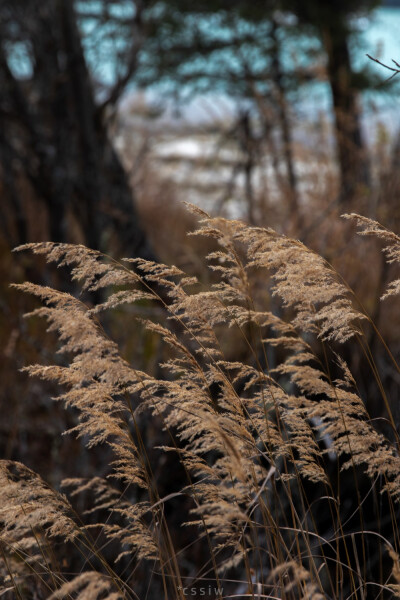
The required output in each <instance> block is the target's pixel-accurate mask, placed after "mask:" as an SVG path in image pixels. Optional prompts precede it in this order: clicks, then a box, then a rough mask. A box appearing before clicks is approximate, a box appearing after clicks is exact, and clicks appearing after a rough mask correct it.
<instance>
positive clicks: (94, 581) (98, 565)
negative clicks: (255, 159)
mask: <svg viewBox="0 0 400 600" xmlns="http://www.w3.org/2000/svg"><path fill="white" fill-rule="evenodd" d="M193 210H194V212H195V214H196V215H197V217H198V218H199V219H200V221H201V226H200V228H199V229H198V231H197V232H196V234H197V235H200V236H203V237H205V238H210V239H211V240H212V242H213V243H214V244H216V246H217V247H218V249H217V250H215V251H213V252H211V253H210V254H209V256H208V260H209V267H210V269H211V270H212V271H213V272H214V275H213V279H212V280H215V274H216V275H217V276H218V278H217V280H216V283H214V284H212V285H210V286H208V287H207V288H206V289H202V287H201V285H200V284H199V282H198V281H197V279H196V278H195V277H192V276H191V277H188V276H186V275H185V273H184V272H183V271H182V270H180V269H179V268H177V267H174V266H172V267H170V266H166V265H160V264H155V263H150V262H147V261H143V260H139V259H137V260H125V261H121V262H117V261H115V260H113V259H111V258H110V257H106V256H104V255H102V254H100V253H99V252H96V251H93V250H89V249H87V248H85V247H83V246H74V245H66V244H53V243H38V244H27V245H26V246H24V247H22V248H20V250H29V251H31V252H33V253H35V254H39V255H44V256H45V257H46V259H47V261H49V262H55V263H57V264H58V265H64V266H65V265H67V266H68V267H69V268H70V269H71V271H72V279H73V280H75V281H79V282H80V284H81V287H82V291H83V294H90V293H92V292H96V294H97V297H98V296H99V293H101V295H102V297H103V301H102V302H101V303H100V304H97V305H95V306H89V305H88V304H85V303H84V302H83V300H82V298H83V297H84V296H81V297H79V298H76V297H73V296H71V295H70V294H67V293H65V292H59V291H57V290H55V289H52V288H50V287H44V286H39V285H34V284H32V283H24V284H21V285H18V286H17V287H18V288H19V289H21V290H22V291H24V292H27V293H28V294H33V295H34V296H36V297H37V298H39V299H40V300H41V301H42V304H43V306H42V307H41V308H38V309H36V310H35V311H34V312H33V313H32V314H33V315H37V316H40V317H44V318H45V319H47V321H48V323H49V329H50V330H51V331H55V332H57V334H58V337H59V340H60V343H61V346H60V349H59V352H60V353H62V355H63V356H65V357H66V359H68V360H66V361H65V363H64V364H62V363H61V362H60V360H57V361H56V364H54V365H46V366H42V365H34V366H31V367H28V368H27V371H28V372H29V373H30V374H31V375H34V376H39V377H41V378H42V379H44V380H46V381H49V382H51V383H52V384H58V385H61V386H62V389H63V392H62V393H61V395H60V396H59V397H58V400H59V401H60V402H62V403H64V405H65V406H66V407H68V408H69V409H72V410H73V411H74V412H75V413H76V424H75V426H73V427H72V429H71V433H73V434H74V435H76V436H78V437H80V438H82V439H83V440H84V442H85V444H86V446H87V447H88V448H91V447H93V446H95V445H100V446H102V447H104V448H105V451H106V452H108V453H109V458H110V460H109V468H108V471H107V473H105V474H104V475H105V476H104V477H103V474H102V473H100V474H99V473H93V478H92V479H85V480H82V479H78V478H75V479H71V478H70V479H68V480H66V481H64V482H63V488H62V489H63V491H64V493H61V492H60V491H56V490H54V489H52V488H51V487H50V486H49V485H48V484H47V483H46V482H45V481H44V480H43V479H42V478H41V477H39V476H38V475H37V474H35V473H34V472H33V471H31V470H30V469H28V468H27V467H25V466H23V465H22V464H20V463H15V462H12V461H8V460H7V461H2V462H1V485H0V496H1V502H0V521H1V523H2V529H1V536H0V544H1V563H0V569H1V573H2V578H3V583H2V593H3V594H4V593H5V594H6V597H7V594H8V595H9V597H16V598H81V599H82V600H92V599H93V600H94V599H105V598H107V599H114V598H127V599H128V598H141V599H142V598H143V600H144V599H145V598H161V597H165V598H171V599H175V598H176V599H178V598H179V599H182V600H183V599H184V598H185V597H186V596H188V595H190V596H192V597H200V596H209V597H210V596H211V597H218V598H228V597H232V598H233V597H240V598H245V597H250V598H267V597H268V598H282V599H285V600H292V599H300V598H304V599H313V600H317V599H318V600H319V599H322V598H349V599H350V598H360V599H365V598H391V597H394V596H396V595H397V596H399V592H398V590H399V559H398V552H399V542H400V538H399V534H398V529H397V522H398V517H399V505H398V502H399V499H400V457H399V437H398V432H397V430H398V423H397V422H396V418H395V416H394V415H393V411H392V408H391V407H392V403H391V399H390V398H389V397H388V395H387V392H386V390H385V388H384V386H383V384H382V379H381V376H380V372H379V365H378V364H376V363H375V362H374V356H373V354H372V351H371V349H370V347H369V339H368V336H367V335H366V333H365V332H366V331H367V330H368V328H372V330H374V331H375V333H376V336H377V338H378V340H379V341H380V343H381V344H382V345H383V348H384V350H385V352H387V354H388V356H389V359H390V361H392V364H393V368H395V369H396V372H397V373H398V371H399V367H398V365H397V363H396V360H395V358H394V356H393V355H392V354H391V353H390V349H389V348H388V347H387V345H386V344H385V341H384V340H383V338H382V337H381V335H380V333H379V331H377V330H376V327H375V324H374V323H373V322H372V320H371V318H370V316H369V315H368V314H367V313H366V311H365V309H364V307H363V305H362V304H361V302H360V301H359V299H358V298H357V297H356V296H355V294H354V293H353V291H352V289H351V288H350V287H349V286H348V284H347V283H346V281H344V280H343V278H342V277H341V276H340V275H339V274H338V273H337V272H336V271H335V270H334V268H333V267H332V266H331V265H330V264H329V263H328V262H327V261H326V260H325V259H323V258H322V257H321V256H319V255H318V254H316V253H315V252H313V251H311V250H310V249H309V248H307V247H306V246H305V245H304V244H302V243H301V242H299V241H298V240H293V239H290V238H288V237H285V236H283V235H280V234H277V233H276V232H275V231H273V230H271V229H262V228H255V227H249V226H246V225H245V224H243V223H241V222H239V221H228V220H225V219H222V218H211V217H209V216H208V215H207V214H206V213H204V212H203V211H201V210H199V209H197V208H196V209H193ZM349 218H352V219H353V220H354V221H355V223H356V224H357V225H358V226H359V227H360V229H361V233H362V234H363V235H373V236H376V237H379V238H381V239H382V240H383V242H384V245H385V253H386V257H387V259H388V260H389V261H390V262H399V260H400V238H399V237H398V236H396V235H395V234H393V233H391V232H389V231H387V230H386V229H384V228H383V227H382V226H380V225H379V224H378V223H376V222H374V221H371V220H368V219H366V218H363V217H358V216H351V217H349ZM399 285H400V284H399V281H394V282H393V283H391V284H390V285H389V287H388V288H387V290H386V292H385V293H384V296H383V297H384V298H386V297H388V296H395V295H398V293H399ZM132 303H134V304H136V305H137V306H138V307H139V308H143V309H146V308H147V307H148V306H149V305H151V304H155V305H157V306H159V307H160V308H161V309H162V310H160V311H158V312H154V313H151V314H154V315H158V318H157V320H143V319H142V322H143V323H144V325H145V327H146V328H147V330H148V331H150V332H151V333H152V334H153V335H157V336H159V337H160V339H162V340H163V344H164V345H165V346H168V347H169V349H170V350H169V351H168V353H164V356H165V360H164V359H163V364H161V365H160V369H162V376H160V377H155V376H153V375H150V374H148V373H146V372H144V371H142V370H139V369H137V368H135V366H132V364H130V363H129V362H128V361H127V360H125V359H124V358H123V357H121V355H120V353H119V349H118V347H117V344H116V343H115V342H114V341H112V340H111V339H110V337H109V336H108V335H107V333H106V331H105V329H104V327H103V326H102V324H101V318H102V315H103V312H104V311H106V310H110V309H112V310H115V309H116V308H118V307H120V306H123V305H126V304H132ZM147 312H149V311H147ZM137 314H140V310H138V311H137ZM131 316H132V315H131V314H130V316H129V318H131ZM227 330H232V331H234V332H235V335H234V336H233V337H229V335H228V334H227V333H226V332H227ZM235 339H240V344H242V345H244V346H246V347H247V348H248V354H247V356H248V357H249V358H248V359H247V360H246V361H245V362H243V361H238V360H235V359H234V358H232V357H233V356H234V352H232V348H227V345H229V344H228V342H227V340H235ZM352 343H354V346H352V347H354V348H355V347H358V349H359V352H360V353H361V354H362V355H363V356H365V357H366V359H367V361H368V364H369V368H370V370H371V373H372V375H373V377H374V378H375V380H376V382H377V389H378V390H379V393H380V396H381V399H380V402H381V403H382V405H383V406H384V421H385V423H386V430H387V431H388V434H387V435H385V434H384V433H382V429H381V428H378V426H377V423H376V422H375V421H374V420H373V419H371V418H370V416H369V414H368V411H367V408H366V406H367V405H368V402H367V401H366V400H367V399H365V398H364V397H362V396H361V394H360V391H359V389H358V382H357V381H356V380H355V378H354V376H353V374H352V372H351V370H350V367H349V365H348V364H347V362H346V361H345V360H344V358H343V355H344V354H343V353H342V352H341V349H342V348H343V349H345V348H346V347H348V345H349V344H352ZM152 427H156V428H160V429H163V431H164V434H163V442H162V444H159V447H158V448H155V447H152V438H151V436H150V435H149V433H148V432H149V431H150V430H151V428H152ZM171 456H173V457H174V458H173V459H171V458H170V457H171ZM168 468H169V469H170V471H169V472H168V477H169V478H170V483H171V485H170V486H169V487H168V486H165V484H163V485H161V484H160V481H161V480H162V479H163V475H164V478H165V473H164V474H163V471H165V469H168ZM178 469H179V470H180V477H178V478H176V477H175V473H176V472H177V470H178ZM82 498H83V500H82ZM184 531H188V532H189V534H188V535H186V536H185V535H184V534H183V533H182V532H184ZM392 570H393V574H392Z"/></svg>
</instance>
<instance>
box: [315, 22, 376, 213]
mask: <svg viewBox="0 0 400 600" xmlns="http://www.w3.org/2000/svg"><path fill="white" fill-rule="evenodd" d="M322 40H323V44H324V47H325V50H326V53H327V58H328V64H327V70H328V78H329V83H330V87H331V92H332V102H333V110H334V116H335V129H336V142H337V153H338V162H339V170H340V177H341V187H340V193H339V202H340V203H347V202H350V201H351V200H352V199H353V198H354V197H355V196H356V194H357V191H358V190H359V189H360V188H362V187H363V186H364V187H365V186H369V183H370V175H369V166H368V160H367V156H366V150H365V147H364V145H363V141H362V135H361V126H360V114H359V107H358V94H357V91H356V90H355V89H354V87H353V82H352V69H351V64H350V55H349V48H348V36H347V32H346V30H345V27H344V26H340V25H336V26H325V27H324V28H323V30H322Z"/></svg>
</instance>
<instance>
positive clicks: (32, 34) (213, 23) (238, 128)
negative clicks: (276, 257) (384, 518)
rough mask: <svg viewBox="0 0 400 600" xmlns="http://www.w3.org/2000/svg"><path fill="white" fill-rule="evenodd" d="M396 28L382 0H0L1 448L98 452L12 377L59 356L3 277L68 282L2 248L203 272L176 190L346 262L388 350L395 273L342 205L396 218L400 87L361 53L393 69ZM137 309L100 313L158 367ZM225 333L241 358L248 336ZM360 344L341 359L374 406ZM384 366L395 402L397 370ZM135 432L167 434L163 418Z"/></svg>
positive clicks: (41, 393) (64, 462)
mask: <svg viewBox="0 0 400 600" xmlns="http://www.w3.org/2000/svg"><path fill="white" fill-rule="evenodd" d="M399 25H400V3H399V6H398V7H397V3H394V2H392V3H389V2H388V3H386V4H385V5H384V6H382V5H381V4H380V3H379V2H377V1H376V0H338V1H336V2H324V1H320V0H302V1H301V2H300V1H299V2H295V1H292V0H276V1H273V0H271V1H269V0H265V1H258V0H256V1H254V2H248V1H242V0H230V1H229V2H227V1H226V0H198V1H197V2H189V1H187V0H168V1H165V2H163V1H158V0H79V1H75V2H74V1H73V0H40V1H38V0H12V1H11V0H2V1H1V2H0V40H1V43H0V194H1V202H0V210H1V220H0V270H1V279H0V285H1V291H0V302H1V312H0V336H1V340H2V343H1V349H2V350H1V352H2V354H3V356H2V360H1V362H0V365H1V366H0V369H1V377H2V390H1V398H0V402H1V405H0V410H1V415H2V417H1V419H0V453H1V455H2V457H5V458H10V459H16V460H21V461H22V462H24V463H25V464H27V465H28V466H30V467H32V468H35V470H37V471H38V472H39V473H41V474H42V475H43V476H44V477H45V478H46V479H47V480H49V481H50V483H52V484H54V485H57V483H58V482H59V480H60V479H61V478H62V477H66V476H71V475H77V474H79V475H81V476H85V475H88V474H90V475H93V473H94V472H98V473H101V474H104V473H105V472H106V469H107V465H108V459H107V457H106V456H103V455H102V452H101V451H100V450H96V451H92V452H90V453H89V452H88V451H87V450H85V449H84V446H83V442H81V441H79V440H75V439H73V438H72V437H69V436H68V437H64V438H62V437H61V436H60V435H58V434H59V433H61V432H62V431H64V430H65V429H66V427H67V426H71V425H73V424H74V419H75V415H74V414H73V412H72V411H71V412H70V413H68V412H67V413H65V411H64V410H63V409H62V408H61V407H59V405H58V404H56V403H53V402H52V400H51V398H52V396H53V395H54V394H55V390H54V389H52V388H51V386H47V387H46V385H45V384H44V383H39V382H36V381H30V380H28V378H27V377H26V375H25V374H23V373H22V374H21V373H20V372H19V371H18V370H19V369H20V368H21V367H23V366H25V365H27V364H29V363H34V362H44V363H46V361H50V360H51V359H50V358H49V357H51V356H53V351H54V347H55V344H54V340H52V339H51V337H50V336H49V335H48V336H45V335H44V328H43V324H41V323H39V322H38V321H36V320H35V319H31V320H23V318H22V314H23V313H24V312H26V311H27V310H29V309H30V308H31V304H32V306H33V303H32V301H31V300H29V299H26V298H22V297H21V295H20V294H19V293H17V292H15V291H13V290H10V288H9V284H10V283H11V282H19V281H23V280H26V279H30V280H31V281H34V282H38V283H44V284H51V285H54V284H55V285H58V286H60V287H61V288H62V289H65V290H68V291H72V292H73V291H74V288H73V287H71V284H70V283H68V280H67V278H65V277H64V273H63V270H62V269H61V270H57V271H55V270H52V269H51V268H50V267H45V266H44V264H42V263H41V262H40V261H39V260H38V258H37V257H32V256H22V255H13V254H12V253H11V250H12V248H14V247H16V246H18V245H20V244H24V243H27V242H36V241H42V240H43V241H44V240H51V241H56V242H72V243H83V244H85V245H87V246H89V247H91V248H95V249H100V250H102V251H104V252H106V253H108V254H111V255H113V256H116V257H122V256H127V257H144V258H152V259H156V260H160V261H162V262H166V263H174V264H176V265H177V266H179V267H181V268H184V269H186V270H187V271H188V272H189V273H194V274H196V275H198V276H199V277H200V278H201V279H202V280H203V281H204V283H205V284H206V285H207V282H208V281H209V278H210V275H209V274H208V273H207V272H206V270H205V267H204V262H203V259H202V256H203V255H204V251H205V250H207V248H206V247H205V246H204V244H205V242H204V241H202V242H200V241H198V240H197V239H196V240H195V239H194V238H187V236H186V233H187V231H189V230H190V229H192V228H193V227H194V223H193V221H192V217H191V216H190V214H189V213H188V212H187V211H186V209H185V207H184V205H183V202H184V201H187V202H191V203H195V204H198V205H199V206H201V207H202V208H205V209H206V210H207V211H209V212H210V213H212V214H220V215H223V216H227V217H234V218H237V217H239V218H241V219H243V220H246V221H247V222H249V223H250V224H253V225H256V226H268V227H273V228H275V229H276V230H278V231H279V232H282V233H285V234H288V235H291V236H293V237H296V238H299V239H300V240H301V241H303V242H304V243H306V244H307V245H309V246H310V247H312V248H313V249H315V250H317V251H318V252H320V253H322V255H323V256H324V257H326V258H327V259H328V260H329V261H330V262H331V263H332V264H333V265H334V266H335V267H339V265H340V267H339V270H340V272H341V273H342V274H343V275H344V276H345V277H346V279H347V281H348V282H349V284H350V285H352V286H353V287H354V288H355V289H356V291H357V293H359V294H360V296H361V297H362V298H363V302H364V304H365V306H366V308H367V309H368V311H369V313H370V314H371V315H372V317H373V319H374V321H375V323H376V324H377V325H378V327H379V328H380V330H381V332H382V333H383V335H384V336H385V339H386V341H387V342H388V343H390V344H391V348H392V352H393V353H394V354H395V356H396V355H397V356H398V355H399V352H398V351H399V348H400V344H399V333H400V322H399V315H398V314H396V313H395V311H394V303H393V302H392V303H391V301H388V302H387V303H386V305H385V309H384V312H383V309H382V305H381V304H380V303H379V302H378V298H379V296H380V295H381V291H382V290H383V289H384V286H385V283H386V281H387V279H388V276H389V273H388V267H387V266H385V264H384V261H383V258H382V257H381V253H380V248H379V244H378V243H375V244H373V243H371V242H368V243H365V241H363V242H362V245H361V243H360V241H359V240H356V239H355V236H354V235H353V229H352V226H351V225H350V224H349V223H343V222H342V221H341V220H340V218H339V215H340V214H342V213H344V212H353V211H355V212H359V213H361V214H363V215H365V216H369V217H371V218H373V219H376V220H378V221H380V222H381V223H382V224H383V225H386V226H388V227H389V228H391V229H392V230H393V231H395V232H397V233H399V230H400V204H399V192H400V171H399V166H400V133H399V124H400V120H399V111H398V103H399V93H400V91H399V90H398V87H397V78H396V77H392V78H391V79H390V80H389V78H390V77H391V76H392V75H394V74H395V72H394V71H390V70H388V69H386V68H384V67H383V66H380V65H378V64H377V63H376V62H374V61H372V60H370V59H368V58H367V57H366V54H367V53H368V54H369V55H371V56H372V57H374V58H376V59H378V60H381V61H382V62H384V63H385V64H388V65H389V66H390V67H391V68H397V67H396V65H395V64H394V63H393V62H392V60H391V59H394V60H398V59H399V57H400V51H399V50H400V43H399V42H398V38H397V45H396V35H397V34H396V29H397V31H398V30H399ZM399 80H400V78H399ZM87 301H88V302H89V303H90V302H93V301H94V298H92V297H90V296H89V297H88V298H87ZM272 308H273V307H272ZM129 310H131V311H137V310H138V309H137V308H136V309H133V308H132V309H127V310H126V311H125V312H124V314H123V316H122V317H121V318H122V319H123V327H121V324H120V323H119V324H118V313H117V315H116V316H113V317H112V318H110V319H109V320H108V321H107V323H106V327H107V328H108V330H109V331H110V332H112V333H113V336H114V339H117V340H118V343H119V344H120V347H121V349H122V353H123V355H124V356H125V357H126V358H127V359H128V360H130V361H132V362H134V363H135V365H136V366H137V368H142V369H146V370H150V371H152V372H154V373H157V369H158V364H159V363H160V361H161V360H162V359H163V357H164V355H165V352H166V349H165V348H164V347H162V346H161V344H160V342H159V341H158V340H157V338H156V337H155V336H153V335H152V334H151V333H149V332H144V330H143V329H142V328H141V326H140V324H138V323H136V322H134V320H133V319H130V318H129V316H130V313H129ZM146 310H152V309H150V308H149V307H143V311H146ZM121 312H122V310H121ZM374 344H375V340H374V333H373V331H371V333H370V346H371V347H372V348H374ZM228 347H229V348H230V359H231V360H245V359H246V352H248V351H247V349H246V348H245V347H242V346H241V343H240V341H239V340H235V339H233V340H229V343H228V342H227V348H228ZM353 350H354V349H353V348H352V347H351V344H349V345H348V348H347V349H346V351H345V355H346V358H347V359H348V362H349V364H350V365H351V367H352V369H353V371H354V372H355V373H356V375H358V378H359V379H358V381H359V385H360V392H361V394H362V395H363V397H365V398H366V401H368V402H369V404H370V405H369V406H368V409H369V411H370V414H371V415H372V416H374V417H376V418H379V417H381V416H382V414H383V413H382V406H381V405H380V403H379V402H376V403H374V400H373V399H374V386H375V385H376V384H375V383H374V381H372V378H371V373H370V369H365V364H364V363H363V362H362V360H361V359H360V358H357V357H358V356H359V355H358V354H356V353H354V352H353ZM53 360H54V359H53ZM58 360H59V361H60V363H62V361H63V357H59V358H58ZM376 360H377V362H378V364H379V366H380V368H381V373H382V377H383V380H384V382H383V383H384V384H385V385H387V389H388V390H389V392H390V393H391V397H392V399H393V400H396V399H398V397H399V394H398V392H399V389H398V386H399V380H398V375H397V374H394V373H393V368H392V367H391V366H390V364H387V362H386V359H385V358H384V356H383V355H382V356H380V355H379V354H378V356H377V358H376ZM367 399H368V400H367ZM394 410H395V411H396V410H397V413H396V414H397V416H398V417H399V421H398V422H399V430H400V413H399V409H398V408H397V409H396V407H394ZM143 427H147V430H146V436H147V439H148V440H149V445H150V446H151V445H153V444H155V443H159V436H160V435H161V434H160V432H158V431H157V429H156V427H155V426H154V424H152V425H149V424H147V425H143ZM77 470H78V471H79V473H77ZM159 476H160V477H165V478H166V483H165V488H166V490H168V489H169V488H168V486H169V485H170V478H171V471H168V469H166V468H165V465H161V466H160V473H159ZM177 476H178V475H177Z"/></svg>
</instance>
